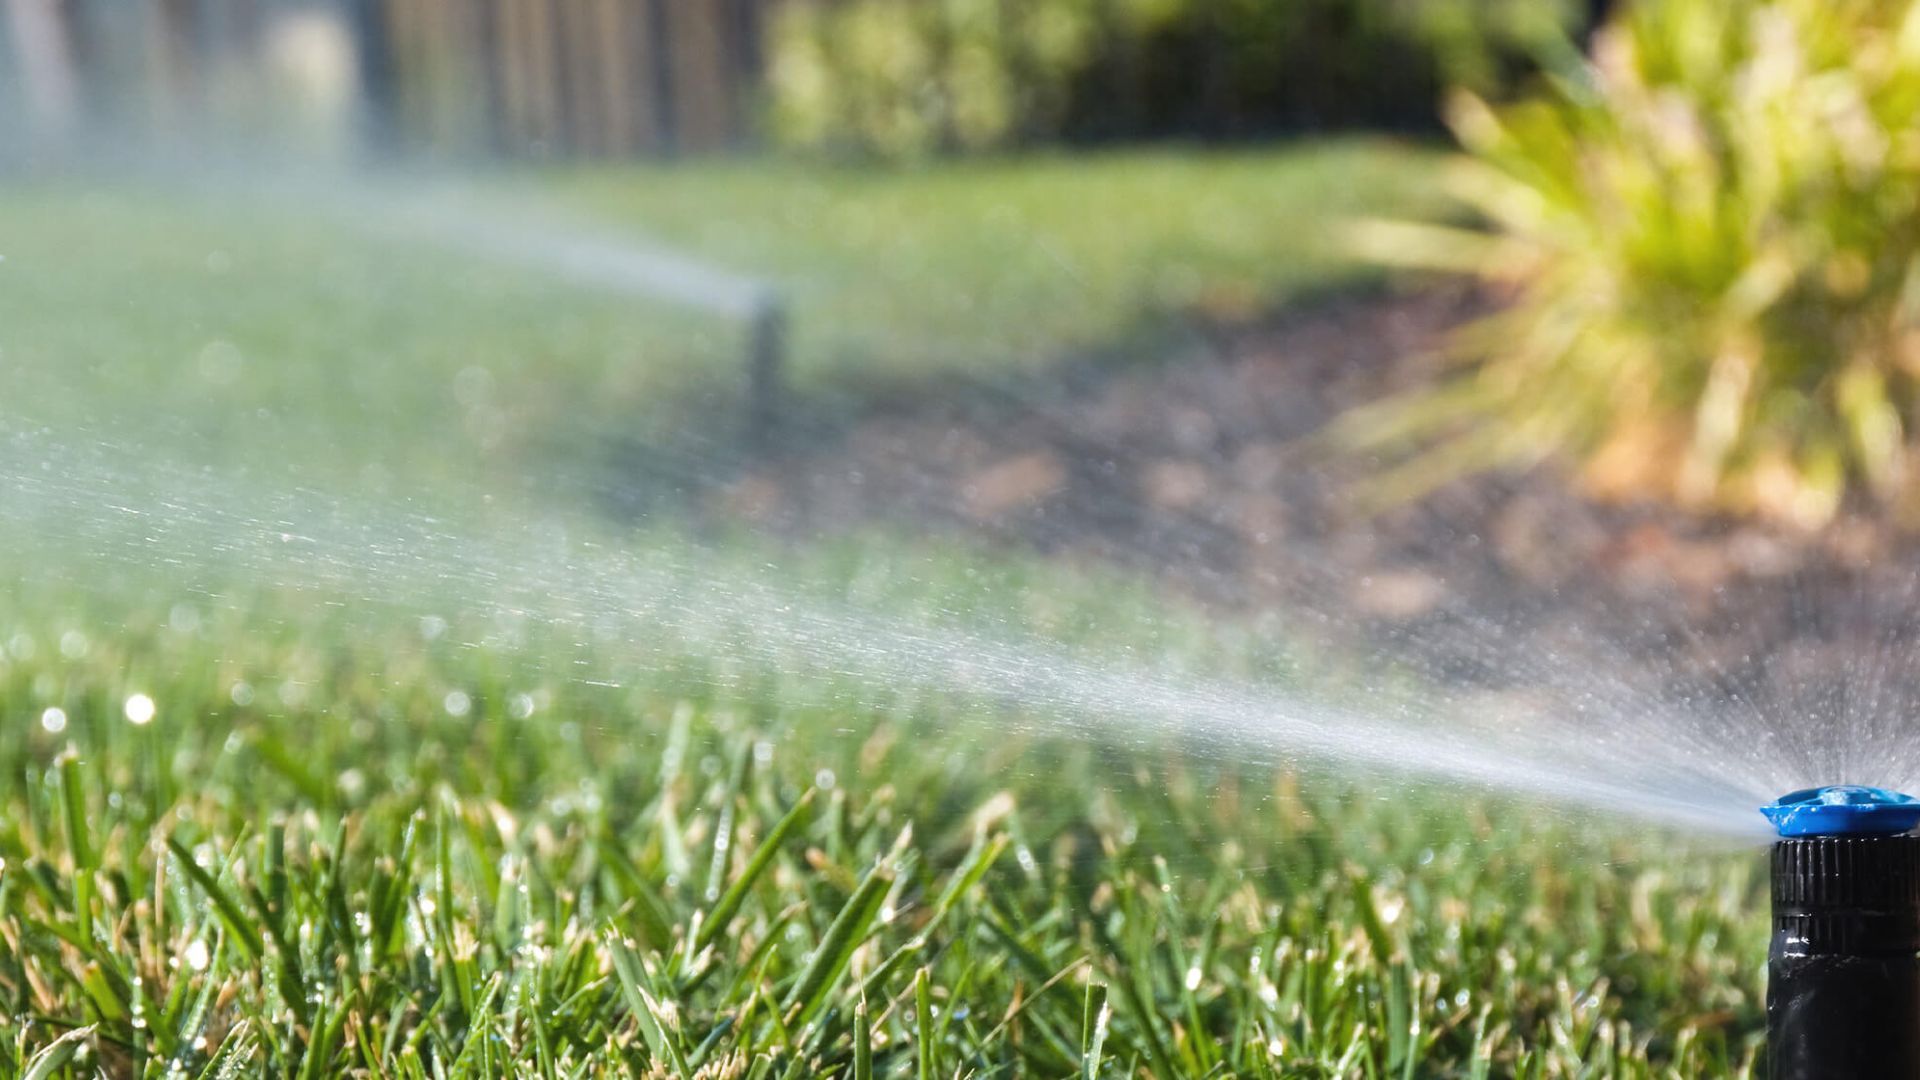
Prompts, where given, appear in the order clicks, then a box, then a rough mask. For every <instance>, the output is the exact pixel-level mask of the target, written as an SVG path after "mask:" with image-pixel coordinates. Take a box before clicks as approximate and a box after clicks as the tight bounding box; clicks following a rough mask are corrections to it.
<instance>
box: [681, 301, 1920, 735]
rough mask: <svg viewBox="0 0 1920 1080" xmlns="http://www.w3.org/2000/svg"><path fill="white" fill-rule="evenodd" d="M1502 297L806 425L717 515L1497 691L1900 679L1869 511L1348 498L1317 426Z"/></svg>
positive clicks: (1558, 482) (1907, 579)
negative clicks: (1771, 513)
mask: <svg viewBox="0 0 1920 1080" xmlns="http://www.w3.org/2000/svg"><path fill="white" fill-rule="evenodd" d="M1484 310H1486V306H1485V304H1484V302H1483V301H1481V300H1480V299H1478V298H1477V297H1476V296H1474V295H1472V294H1471V293H1467V292H1462V291H1444V290H1428V291H1422V292H1414V293H1406V294H1387V295H1369V296H1364V297H1349V298H1345V299H1340V300H1335V301H1328V302H1323V303H1320V304H1318V305H1316V306H1314V307H1312V308H1309V309H1305V310H1296V311H1293V312H1289V313H1284V314H1281V315H1278V316H1275V317H1272V318H1269V319H1265V320H1262V321H1259V322H1255V323H1249V324H1244V325H1239V326H1233V327H1219V326H1210V327H1208V328H1207V332H1206V333H1205V335H1204V343H1203V344H1197V345H1191V346H1189V347H1187V348H1185V349H1183V350H1182V351H1181V352H1180V354H1179V355H1176V356H1174V357H1172V358H1171V359H1169V360H1167V361H1166V362H1163V363H1157V364H1152V365H1142V364H1134V365H1130V366H1129V365H1113V364H1108V365H1090V366H1089V365H1081V366H1078V367H1074V368H1071V369H1068V373H1067V374H1063V375H1061V376H1060V377H1058V378H1056V379H1053V380H1051V381H1047V380H1038V381H1035V382H1033V383H1031V384H1023V385H1020V386H1017V387H1009V386H1007V385H1004V384H1003V385H1000V386H996V387H971V388H966V389H962V390H958V391H955V392H952V393H945V394H937V395H927V394H921V395H917V396H905V397H903V398H902V399H900V400H897V401H894V402H892V403H890V404H888V405H887V406H886V407H884V408H881V409H878V410H875V411H873V412H871V413H869V414H868V415H866V416H864V417H863V418H861V419H860V420H858V421H857V422H854V423H851V424H847V425H844V426H843V427H842V428H841V429H840V430H837V431H836V432H835V433H834V434H833V435H831V436H830V437H816V438H811V439H808V440H796V441H795V442H794V443H793V444H792V445H790V446H789V447H788V448H787V449H786V451H785V452H783V453H782V454H781V455H779V457H778V459H777V460H775V461H772V462H769V463H768V464H765V465H763V466H761V467H760V468H758V469H755V470H752V471H750V472H748V473H746V474H744V475H743V476H741V477H739V478H737V479H735V481H734V482H732V483H731V484H730V485H729V486H728V487H726V488H725V489H724V490H722V491H720V492H718V493H716V494H714V495H713V496H712V498H711V500H710V503H709V505H710V506H711V507H713V508H714V509H716V510H717V511H719V512H721V513H723V514H724V515H727V516H730V517H744V518H749V519H754V520H757V521H760V522H762V523H769V524H775V525H778V526H781V527H784V528H788V529H793V530H796V531H807V532H817V531H819V530H822V529H826V530H832V529H839V528H846V527H852V526H856V525H861V524H871V523H890V524H893V525H896V526H901V527H908V528H916V529H919V528H951V529H959V530H966V531H968V532H970V533H973V534H976V535H981V536H985V537H989V538H992V539H993V540H995V541H998V542H1002V543H1007V544H1013V545H1019V546H1022V547H1025V548H1029V549H1035V550H1039V551H1043V552H1048V553H1053V554H1058V555H1060V556H1063V557H1071V558H1091V559H1099V560H1107V561H1117V562H1121V563H1125V564H1128V565H1132V566H1137V567H1145V568H1148V569H1151V570H1152V571H1154V572H1155V573H1158V574H1162V575H1164V576H1165V577H1166V578H1167V579H1168V580H1169V581H1171V582H1172V583H1173V584H1174V585H1175V586H1176V587H1178V588H1179V589H1181V590H1182V591H1184V592H1186V593H1188V594H1190V595H1192V596H1195V597H1197V598H1200V599H1201V600H1204V601H1205V602H1207V603H1209V604H1218V605H1223V606H1226V607H1229V608H1233V609H1236V610H1240V611H1246V612H1253V613H1263V612H1264V613H1283V614H1284V615H1286V616H1287V617H1289V618H1307V619H1311V620H1313V621H1314V624H1315V625H1316V626H1317V627H1319V628H1320V632H1321V633H1323V634H1324V635H1326V636H1328V637H1330V638H1336V639H1345V640H1348V641H1351V642H1352V643H1355V644H1358V645H1360V646H1362V647H1364V648H1366V649H1370V650H1380V651H1389V650H1390V654H1391V655H1396V656H1402V657H1406V658H1408V659H1411V660H1414V661H1415V662H1417V663H1418V664H1419V665H1420V666H1421V667H1422V668H1424V669H1425V670H1427V671H1428V672H1430V673H1439V674H1440V675H1442V676H1443V677H1445V678H1448V679H1452V680H1458V681H1461V682H1465V683H1472V684H1476V685H1485V686H1488V687H1501V686H1506V685H1513V684H1519V683H1524V682H1527V681H1528V680H1532V679H1536V678H1540V677H1542V675H1541V672H1540V670H1538V668H1539V667H1545V668H1548V669H1551V670H1573V669H1574V668H1577V667H1578V666H1579V665H1581V664H1595V663H1601V664H1631V665H1636V666H1637V667H1638V668H1639V669H1640V671H1639V672H1637V673H1636V675H1635V677H1636V678H1640V679H1642V681H1645V676H1646V674H1648V673H1649V672H1650V673H1651V674H1652V675H1654V676H1655V677H1656V678H1657V679H1660V680H1665V681H1666V682H1669V683H1672V684H1674V685H1673V687H1671V688H1670V689H1671V692H1699V691H1700V690H1701V689H1702V686H1703V684H1704V685H1705V686H1706V687H1707V688H1708V689H1711V690H1716V691H1717V692H1719V693H1721V694H1726V693H1738V694H1741V695H1744V696H1747V697H1749V698H1751V699H1754V700H1756V701H1759V702H1763V703H1779V704H1782V705H1784V706H1786V707H1791V708H1796V709H1801V710H1823V715H1824V714H1827V713H1837V711H1838V710H1841V709H1844V708H1845V707H1846V706H1847V704H1848V702H1849V701H1857V700H1861V699H1862V696H1863V695H1864V694H1866V693H1868V692H1869V691H1871V692H1872V693H1876V694H1879V695H1881V696H1882V697H1883V698H1884V697H1885V696H1886V695H1889V694H1899V693H1901V688H1899V687H1897V686H1890V685H1886V684H1889V683H1891V682H1892V680H1891V678H1889V677H1888V675H1887V673H1869V672H1868V671H1867V667H1868V666H1869V665H1870V664H1871V663H1875V662H1880V663H1884V662H1887V661H1888V659H1889V657H1891V656H1892V655H1893V654H1894V653H1895V652H1897V650H1898V648H1899V646H1900V645H1901V643H1902V642H1903V641H1905V640H1908V639H1911V638H1913V637H1915V635H1914V634H1913V633H1912V631H1913V630H1914V629H1915V626H1914V620H1913V617H1912V615H1911V614H1910V612H1911V611H1912V610H1913V603H1912V601H1913V600H1914V599H1915V589H1916V587H1915V582H1916V579H1917V578H1920V550H1917V549H1916V548H1915V546H1914V545H1913V544H1912V543H1910V542H1908V541H1905V540H1903V539H1901V537H1900V536H1899V534H1898V533H1897V532H1896V531H1895V530H1893V529H1891V528H1888V527H1885V526H1883V525H1882V524H1881V523H1880V522H1879V521H1877V520H1876V519H1874V518H1872V517H1870V516H1854V517H1849V518H1847V519H1845V520H1843V521H1841V522H1840V523H1838V524H1836V525H1834V526H1832V527H1830V528H1829V529H1827V530H1825V531H1823V532H1819V533H1814V534H1808V533H1801V532H1795V531H1793V530H1790V529H1786V528H1781V527H1775V526H1770V525H1766V524H1760V523H1754V522H1742V521H1733V520H1721V519H1714V518H1703V517H1700V516H1697V515H1692V514H1688V513H1684V512H1681V511H1678V510H1676V509H1673V508H1671V507H1667V506H1662V505H1655V504H1646V505H1622V504H1618V503H1603V502H1599V501H1596V500H1594V499H1591V498H1588V497H1586V496H1585V495H1583V494H1582V493H1581V492H1580V491H1579V490H1577V487H1576V486H1575V485H1574V484H1572V483H1571V482H1570V481H1569V479H1568V477H1567V476H1566V474H1565V473H1564V472H1562V471H1559V470H1555V469H1551V468H1542V469H1537V470H1533V471H1531V472H1528V473H1525V474H1518V475H1515V474H1503V475H1492V476H1482V477H1477V478H1473V479H1470V480H1466V481H1463V482H1460V483H1456V484H1454V485H1452V486H1450V487H1448V488H1446V489H1443V490H1441V491H1438V492H1436V493H1434V494H1433V495H1431V496H1429V497H1427V498H1426V499H1424V500H1421V501H1420V502H1418V503H1415V504H1410V505H1406V506H1401V507H1398V508H1396V509H1392V510H1390V511H1388V512H1385V513H1381V514H1376V515H1364V514H1361V513H1359V512H1357V511H1356V509H1355V505H1356V499H1355V497H1354V496H1355V492H1356V490H1357V487H1358V485H1359V484H1360V483H1362V482H1363V481H1364V479H1365V478H1366V476H1367V475H1368V473H1367V467H1366V464H1365V463H1363V462H1357V461H1352V460H1341V459H1339V458H1337V457H1334V456H1332V455H1330V454H1329V453H1328V452H1327V451H1326V449H1325V447H1324V445H1323V441H1316V439H1315V436H1316V434H1318V433H1320V432H1321V431H1322V429H1323V427H1324V426H1325V424H1326V423H1327V422H1328V420H1329V419H1330V418H1332V417H1334V416H1337V415H1339V414H1340V413H1341V412H1343V411H1344V410H1346V409H1349V408H1352V407H1354V406H1356V405H1359V404H1362V403H1365V402H1369V401H1374V400H1377V399H1379V398H1380V397H1382V396H1383V395H1385V394H1389V393H1392V392H1395V391H1397V390H1401V389H1405V388H1407V387H1409V386H1411V385H1415V384H1417V383H1419V382H1420V381H1422V380H1430V379H1432V378H1433V377H1435V362H1434V361H1433V359H1432V356H1433V353H1434V351H1435V348H1436V346H1437V345H1438V344H1439V343H1440V342H1441V341H1442V340H1443V339H1444V337H1445V336H1446V334H1447V333H1448V332H1449V331H1450V330H1451V329H1452V328H1454V327H1456V326H1458V325H1459V324H1460V323H1462V322H1463V321H1465V320H1467V319H1470V318H1472V317H1474V316H1475V315H1477V314H1479V313H1481V312H1483V311H1484ZM1548 656H1552V657H1553V658H1554V659H1553V660H1552V662H1551V663H1542V664H1539V665H1536V664H1535V663H1534V662H1533V661H1534V660H1536V659H1538V658H1543V657H1548ZM1898 673H1899V669H1897V668H1895V669H1894V670H1893V674H1898ZM1869 683H1870V684H1871V685H1867V684H1869ZM1901 700H1902V701H1904V700H1905V699H1904V698H1902V699H1901ZM1885 704H1886V703H1885V702H1884V701H1881V702H1879V703H1877V706H1876V707H1878V708H1884V707H1885ZM1763 707H1765V706H1764V705H1763Z"/></svg>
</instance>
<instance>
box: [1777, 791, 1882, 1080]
mask: <svg viewBox="0 0 1920 1080" xmlns="http://www.w3.org/2000/svg"><path fill="white" fill-rule="evenodd" d="M1760 812H1761V813H1762V814H1765V815H1766V817H1767V820H1768V821H1771V822H1772V823H1773V825H1774V828H1775V829H1777V830H1778V831H1779V833H1780V837H1781V839H1780V841H1779V842H1778V843H1776V844H1774V846H1773V944H1772V946H1771V948H1770V949H1769V951H1768V958H1767V976H1768V977H1767V1045H1768V1051H1769V1057H1770V1058H1771V1060H1772V1076H1773V1078H1774V1080H1842V1078H1846V1080H1861V1078H1866V1077H1896V1076H1899V1077H1920V836H1914V835H1912V832H1913V829H1914V827H1915V826H1916V825H1920V801H1916V800H1915V799H1914V798H1913V797H1912V796H1910V795H1903V794H1900V793H1899V792H1895V791H1885V790H1882V789H1880V788H1869V787H1850V786H1840V787H1825V788H1809V789H1807V790H1805V791H1796V792H1793V793H1792V794H1790V795H1783V796H1781V797H1780V798H1779V799H1778V800H1776V801H1775V802H1772V803H1769V804H1768V805H1766V806H1763V807H1761V808H1760Z"/></svg>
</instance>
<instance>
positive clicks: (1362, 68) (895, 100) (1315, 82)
mask: <svg viewBox="0 0 1920 1080" xmlns="http://www.w3.org/2000/svg"><path fill="white" fill-rule="evenodd" d="M1575 9H1576V5H1575V4H1574V3H1572V2H1571V0H842V2H836V3H821V2H796V3H792V4H788V5H785V6H783V7H782V8H781V9H780V14H779V16H778V18H777V19H776V20H775V23H774V26H773V29H772V41H771V55H772V65H771V78H770V88H771V126H772V130H773V134H774V136H775V138H776V140H777V141H779V142H780V143H782V144H783V145H786V146H788V147H793V148H802V149H808V150H823V149H824V150H837V151H843V152H845V151H851V152H858V153H864V154H870V155H877V156H882V157H896V158H900V157H915V156H920V155H925V154H928V153H933V152H940V151H966V150H979V149H987V148H993V147H999V146H1004V145H1007V144H1010V143H1016V142H1031V141H1041V140H1053V139H1061V138H1068V139H1088V138H1111V137H1126V136H1151V135H1177V134H1203V135H1222V134H1235V133H1248V132H1254V131H1272V130H1298V129H1304V128H1322V127H1329V126H1344V125H1351V124H1400V125H1407V124H1419V123H1423V122H1426V121H1427V120H1428V119H1429V118H1431V117H1432V116H1433V115H1434V113H1435V111H1436V109H1435V102H1436V100H1437V98H1438V96H1439V94H1438V89H1437V88H1438V87H1439V86H1441V85H1442V84H1443V83H1446V82H1464V83H1466V84H1468V85H1473V86H1477V87H1481V88H1483V89H1484V88H1487V87H1489V86H1493V85H1497V84H1499V83H1500V82H1501V81H1502V80H1503V79H1504V78H1505V76H1506V75H1507V74H1508V73H1510V72H1511V71H1512V70H1513V69H1514V68H1515V66H1516V58H1517V57H1519V56H1522V55H1524V54H1528V53H1531V52H1532V51H1533V50H1535V49H1538V48H1540V47H1542V46H1543V45H1545V44H1547V43H1549V42H1552V41H1554V40H1556V39H1558V40H1564V38H1565V28H1566V27H1567V26H1568V25H1569V24H1570V22H1571V18H1572V14H1571V13H1572V12H1573V11H1574V10H1575Z"/></svg>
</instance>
